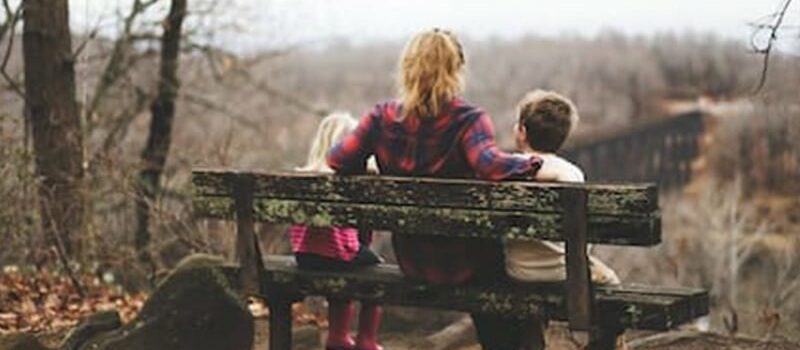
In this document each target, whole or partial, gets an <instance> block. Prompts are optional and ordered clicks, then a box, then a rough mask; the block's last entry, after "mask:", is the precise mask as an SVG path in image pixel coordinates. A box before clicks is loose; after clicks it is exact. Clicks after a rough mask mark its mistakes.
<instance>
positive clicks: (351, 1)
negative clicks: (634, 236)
mask: <svg viewBox="0 0 800 350" xmlns="http://www.w3.org/2000/svg"><path fill="white" fill-rule="evenodd" d="M226 1H230V2H231V3H232V4H231V5H230V6H226V8H227V9H228V10H229V11H230V13H229V17H230V18H236V20H235V22H236V23H238V24H239V25H241V26H242V27H243V28H246V31H245V32H243V33H240V34H237V35H230V36H229V37H226V42H227V43H228V44H231V45H235V46H239V47H240V48H241V47H250V46H256V47H259V46H261V47H263V46H269V45H270V44H271V43H274V42H275V41H276V40H277V41H284V42H325V41H330V40H332V39H334V38H345V39H348V40H351V41H354V42H364V41H370V40H392V39H402V38H406V37H408V36H409V35H410V34H412V33H414V32H416V31H419V30H420V29H424V28H429V27H432V26H439V27H445V28H451V29H454V30H456V31H458V32H459V33H460V34H462V35H467V36H470V37H473V38H477V39H483V38H487V37H492V36H496V37H506V38H513V37H518V36H521V35H525V34H536V35H551V36H552V35H560V34H580V35H586V36H591V35H594V34H596V33H598V32H601V31H603V30H607V29H614V30H618V31H621V32H624V33H629V34H645V35H647V34H652V33H658V32H666V31H671V32H686V31H695V32H711V33H716V34H718V35H721V36H724V37H729V38H734V39H739V40H742V41H746V40H748V38H749V35H750V29H749V27H748V26H747V23H748V22H752V21H754V20H757V19H759V18H760V17H763V16H765V15H768V14H770V13H772V12H775V11H776V10H777V7H778V6H779V3H780V1H779V0H602V1H601V0H562V1H556V0H548V1H537V0H226ZM129 2H131V1H130V0H73V2H72V3H73V14H74V15H73V18H74V21H75V22H78V23H76V24H78V26H80V25H81V24H82V23H83V24H87V23H89V22H91V20H94V19H95V18H97V17H98V14H100V13H104V12H105V13H108V12H110V11H113V8H114V7H115V6H117V5H125V4H128V3H129ZM791 12H792V14H793V15H792V16H791V18H789V19H787V22H789V23H792V24H795V25H796V24H799V23H800V20H798V18H800V4H795V6H794V8H793V9H792V10H791ZM87 18H89V19H90V20H89V21H87Z"/></svg>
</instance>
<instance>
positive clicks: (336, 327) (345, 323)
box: [325, 299, 355, 350]
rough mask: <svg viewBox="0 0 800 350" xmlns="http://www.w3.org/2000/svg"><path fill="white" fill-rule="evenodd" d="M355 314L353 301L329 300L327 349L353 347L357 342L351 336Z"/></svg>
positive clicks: (336, 349) (342, 349) (337, 349)
mask: <svg viewBox="0 0 800 350" xmlns="http://www.w3.org/2000/svg"><path fill="white" fill-rule="evenodd" d="M353 316H355V310H354V309H353V302H352V301H350V300H342V299H329V300H328V340H327V342H326V344H325V348H326V349H331V350H340V349H341V350H344V349H353V348H354V347H355V342H354V341H353V338H352V337H350V321H351V320H352V319H353Z"/></svg>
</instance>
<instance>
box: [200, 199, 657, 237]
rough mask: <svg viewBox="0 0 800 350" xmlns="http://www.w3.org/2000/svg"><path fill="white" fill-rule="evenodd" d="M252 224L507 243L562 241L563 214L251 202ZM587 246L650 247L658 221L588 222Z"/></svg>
mask: <svg viewBox="0 0 800 350" xmlns="http://www.w3.org/2000/svg"><path fill="white" fill-rule="evenodd" d="M254 205H255V214H254V218H255V219H256V220H257V221H261V222H272V223H294V224H305V225H310V226H349V227H370V228H373V229H380V230H387V231H393V232H403V234H416V235H437V236H448V237H473V238H496V237H499V236H505V237H507V238H513V239H520V240H532V239H547V240H554V241H559V240H560V241H563V240H564V236H563V235H562V228H563V227H562V224H561V221H562V217H563V215H562V214H556V213H546V214H540V213H529V212H512V211H503V212H494V211H485V210H483V211H481V210H474V209H452V208H426V207H414V206H382V205H375V204H343V203H325V202H323V203H319V202H317V203H315V202H308V201H296V200H272V199H257V200H255V204H254ZM232 213H233V200H232V199H230V198H227V197H195V199H194V214H195V215H198V216H201V217H207V218H216V219H231V217H232V216H231V215H232ZM588 221H589V223H588V230H587V237H588V241H589V242H590V243H604V244H616V245H639V246H647V245H654V244H657V243H659V242H660V240H661V237H660V227H661V225H660V218H659V217H658V216H655V215H642V216H603V215H594V216H589V220H588Z"/></svg>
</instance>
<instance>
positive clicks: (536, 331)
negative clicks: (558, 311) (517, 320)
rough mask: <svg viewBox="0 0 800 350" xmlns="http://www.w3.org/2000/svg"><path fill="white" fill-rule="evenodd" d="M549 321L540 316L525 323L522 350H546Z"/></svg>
mask: <svg viewBox="0 0 800 350" xmlns="http://www.w3.org/2000/svg"><path fill="white" fill-rule="evenodd" d="M547 323H548V322H547V320H544V319H542V318H541V317H539V316H533V317H531V318H530V319H528V320H526V321H524V323H523V328H522V332H521V333H522V334H521V336H522V339H521V346H520V349H522V350H545V348H546V347H547V346H546V343H545V332H546V330H547Z"/></svg>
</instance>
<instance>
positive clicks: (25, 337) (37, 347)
mask: <svg viewBox="0 0 800 350" xmlns="http://www.w3.org/2000/svg"><path fill="white" fill-rule="evenodd" d="M0 350H50V349H49V348H47V347H46V346H44V345H42V343H40V342H39V340H38V339H36V338H35V337H34V336H32V335H29V334H19V335H9V336H0Z"/></svg>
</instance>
